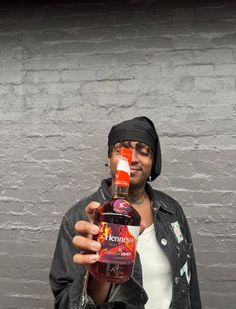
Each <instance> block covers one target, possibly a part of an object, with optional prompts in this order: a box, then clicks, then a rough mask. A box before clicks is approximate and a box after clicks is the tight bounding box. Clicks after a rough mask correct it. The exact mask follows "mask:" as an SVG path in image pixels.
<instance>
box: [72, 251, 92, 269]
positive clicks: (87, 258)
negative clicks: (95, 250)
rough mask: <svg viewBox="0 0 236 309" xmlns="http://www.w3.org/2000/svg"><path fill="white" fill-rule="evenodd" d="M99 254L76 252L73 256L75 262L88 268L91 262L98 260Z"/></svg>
mask: <svg viewBox="0 0 236 309" xmlns="http://www.w3.org/2000/svg"><path fill="white" fill-rule="evenodd" d="M97 260H98V254H80V253H78V254H75V255H74V256H73V262H74V263H76V264H80V265H84V266H85V267H86V268H88V267H89V265H90V264H93V263H95V262H97Z"/></svg>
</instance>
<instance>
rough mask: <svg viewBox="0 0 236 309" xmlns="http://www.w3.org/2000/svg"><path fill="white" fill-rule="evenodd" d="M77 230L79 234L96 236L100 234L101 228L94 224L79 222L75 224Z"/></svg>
mask: <svg viewBox="0 0 236 309" xmlns="http://www.w3.org/2000/svg"><path fill="white" fill-rule="evenodd" d="M75 230H76V231H77V232H78V233H79V234H87V235H88V234H92V235H96V234H98V233H99V227H98V226H97V225H95V224H93V223H90V222H88V221H78V222H76V224H75Z"/></svg>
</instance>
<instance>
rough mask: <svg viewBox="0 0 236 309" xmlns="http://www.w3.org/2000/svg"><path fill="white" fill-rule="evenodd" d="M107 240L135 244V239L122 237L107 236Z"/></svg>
mask: <svg viewBox="0 0 236 309" xmlns="http://www.w3.org/2000/svg"><path fill="white" fill-rule="evenodd" d="M106 240H109V241H114V242H129V243H132V242H134V238H128V237H122V236H120V237H119V236H113V235H111V234H109V235H106Z"/></svg>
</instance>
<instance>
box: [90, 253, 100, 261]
mask: <svg viewBox="0 0 236 309" xmlns="http://www.w3.org/2000/svg"><path fill="white" fill-rule="evenodd" d="M97 260H98V254H96V255H91V256H90V261H91V262H92V263H94V262H97Z"/></svg>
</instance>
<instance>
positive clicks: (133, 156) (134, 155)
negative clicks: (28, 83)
mask: <svg viewBox="0 0 236 309" xmlns="http://www.w3.org/2000/svg"><path fill="white" fill-rule="evenodd" d="M137 161H138V157H137V153H136V149H135V148H133V151H132V161H131V162H137Z"/></svg>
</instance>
